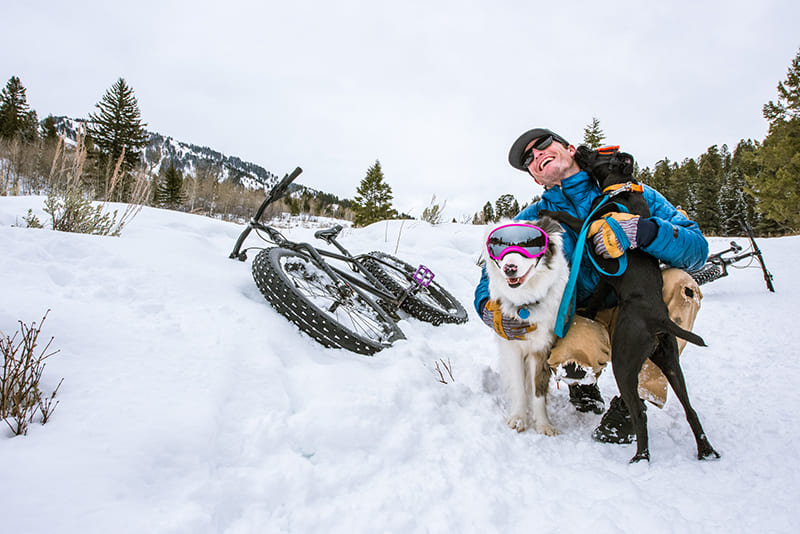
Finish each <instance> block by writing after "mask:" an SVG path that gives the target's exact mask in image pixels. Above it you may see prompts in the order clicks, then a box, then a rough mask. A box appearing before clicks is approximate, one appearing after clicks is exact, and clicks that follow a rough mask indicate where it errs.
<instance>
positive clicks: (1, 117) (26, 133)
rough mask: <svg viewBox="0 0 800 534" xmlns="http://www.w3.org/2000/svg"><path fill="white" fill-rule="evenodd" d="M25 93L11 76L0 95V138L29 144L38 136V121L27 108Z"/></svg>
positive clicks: (17, 80)
mask: <svg viewBox="0 0 800 534" xmlns="http://www.w3.org/2000/svg"><path fill="white" fill-rule="evenodd" d="M25 92H26V89H25V88H24V87H23V86H22V83H21V82H20V80H19V78H18V77H17V76H12V77H11V78H10V79H9V80H8V83H6V86H5V88H4V89H3V91H2V93H0V137H2V138H6V139H11V138H14V137H19V138H21V139H23V140H25V141H29V142H30V141H34V140H36V139H37V137H38V136H39V120H38V119H37V118H36V112H35V111H33V110H31V109H30V107H29V106H28V99H27V97H26V96H25Z"/></svg>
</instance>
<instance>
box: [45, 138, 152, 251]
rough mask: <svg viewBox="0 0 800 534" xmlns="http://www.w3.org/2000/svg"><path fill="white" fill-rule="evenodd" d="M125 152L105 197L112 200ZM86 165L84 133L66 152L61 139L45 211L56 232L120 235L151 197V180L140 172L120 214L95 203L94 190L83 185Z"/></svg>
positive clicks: (100, 203)
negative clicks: (128, 199) (73, 146)
mask: <svg viewBox="0 0 800 534" xmlns="http://www.w3.org/2000/svg"><path fill="white" fill-rule="evenodd" d="M124 156H125V151H124V150H123V152H122V154H120V157H119V159H118V160H117V163H116V166H115V168H114V171H113V172H112V173H111V174H110V175H109V176H108V177H107V179H106V183H105V187H106V198H112V195H113V194H114V190H115V188H116V187H117V185H118V184H119V183H120V177H121V171H120V169H121V165H122V160H123V158H124ZM85 162H86V144H85V136H84V134H83V132H80V133H79V135H78V141H77V144H76V146H75V149H74V150H72V151H68V150H66V147H65V145H64V138H63V137H62V138H61V139H60V140H59V143H58V146H57V147H56V150H55V156H54V157H53V164H52V166H51V169H50V184H51V187H50V193H49V194H48V196H47V199H46V200H45V207H44V211H45V213H47V214H48V215H50V217H51V222H52V226H53V230H58V231H62V232H76V233H81V234H94V235H112V236H118V235H120V233H121V232H122V227H123V226H124V225H125V223H126V222H129V221H130V220H132V219H133V218H134V217H135V216H136V215H137V214H138V213H139V212H140V211H141V209H142V206H143V204H144V203H145V201H146V200H147V198H148V197H149V193H150V180H149V179H148V178H147V176H146V175H145V173H144V172H139V173H137V175H136V176H135V177H134V180H133V192H132V198H131V201H130V202H129V203H128V204H127V205H126V208H125V210H124V211H123V212H122V214H121V215H120V214H119V212H118V210H114V211H113V212H111V211H109V209H108V206H107V203H106V202H105V201H103V202H99V203H95V204H93V203H92V200H91V196H92V195H91V191H87V190H86V188H85V187H84V185H83V184H82V180H81V177H82V175H83V167H84V164H85Z"/></svg>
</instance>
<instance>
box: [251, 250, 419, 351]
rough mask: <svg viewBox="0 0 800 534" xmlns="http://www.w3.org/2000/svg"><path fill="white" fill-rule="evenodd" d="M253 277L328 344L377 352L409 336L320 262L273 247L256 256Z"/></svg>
mask: <svg viewBox="0 0 800 534" xmlns="http://www.w3.org/2000/svg"><path fill="white" fill-rule="evenodd" d="M252 270H253V278H254V279H255V282H256V285H257V286H258V289H259V290H261V293H262V295H264V298H266V299H267V301H268V302H269V303H270V304H271V305H272V307H273V308H275V310H276V311H277V312H278V313H280V314H281V315H283V316H284V317H286V318H287V319H289V320H290V321H291V322H293V323H294V324H295V325H296V326H297V327H298V328H300V330H302V331H303V332H305V333H306V334H308V335H309V336H311V337H312V338H313V339H315V340H316V341H318V342H319V343H321V344H322V345H323V346H325V347H328V348H343V349H347V350H349V351H352V352H355V353H358V354H366V355H372V354H374V353H376V352H378V351H380V350H382V349H385V348H386V347H389V346H391V345H392V344H393V343H394V342H395V341H397V340H399V339H405V336H404V335H403V332H402V331H401V330H400V328H399V327H398V326H397V325H396V324H395V322H394V321H393V320H392V319H391V318H390V317H389V316H388V315H387V314H386V312H384V311H383V310H382V309H381V308H380V307H379V306H378V305H377V304H376V303H375V302H374V301H372V300H371V299H369V298H368V297H366V296H365V295H364V294H362V293H361V292H360V291H358V290H356V289H355V288H350V289H349V290H348V291H347V292H346V293H347V294H342V292H341V291H340V290H339V289H337V288H338V287H340V286H337V284H336V281H335V280H334V279H332V278H331V277H330V275H328V273H326V272H325V271H324V270H322V269H321V268H320V267H319V266H318V265H317V264H316V262H315V261H314V260H313V259H312V258H310V257H308V256H306V255H303V254H300V253H298V252H294V251H292V250H289V249H286V248H281V247H272V248H266V249H264V250H262V251H261V252H259V253H258V254H257V255H256V257H255V258H254V259H253V266H252Z"/></svg>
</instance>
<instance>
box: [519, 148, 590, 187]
mask: <svg viewBox="0 0 800 534" xmlns="http://www.w3.org/2000/svg"><path fill="white" fill-rule="evenodd" d="M537 141H539V139H534V140H533V141H531V142H530V143H528V146H526V147H525V152H524V153H525V154H527V153H528V151H529V150H531V151H532V154H533V159H532V160H531V163H530V165H528V172H529V173H530V174H531V176H533V177H534V179H535V180H536V181H537V182H538V183H540V184H541V185H543V186H544V187H552V186H554V185H559V184H561V180H563V179H564V178H568V177H570V176H572V175H573V174H575V173H576V172H578V171H580V170H581V169H580V167H578V164H577V163H575V158H574V157H573V156H574V155H575V147H574V146H572V145H569V146H568V147H565V146H564V145H562V144H561V143H559V142H557V141H554V142H552V143H550V145H549V146H547V147H545V148H543V149H541V150H538V149H536V148H533V149H532V148H531V147H532V146H534V145H535V144H536V142H537Z"/></svg>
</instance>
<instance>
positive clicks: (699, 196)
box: [693, 145, 727, 235]
mask: <svg viewBox="0 0 800 534" xmlns="http://www.w3.org/2000/svg"><path fill="white" fill-rule="evenodd" d="M726 150H727V149H726ZM697 172H698V180H697V181H696V182H695V183H694V187H693V191H694V197H695V199H696V203H695V206H694V220H695V221H696V222H697V224H698V225H700V228H701V229H702V230H703V233H705V234H707V235H720V229H721V228H722V225H721V219H722V217H721V216H720V206H719V194H720V189H721V187H722V173H723V168H722V158H721V156H720V152H719V149H718V148H717V145H713V146H711V147H709V148H708V150H707V151H706V153H705V154H703V155H702V156H700V164H699V165H698V170H697Z"/></svg>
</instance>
